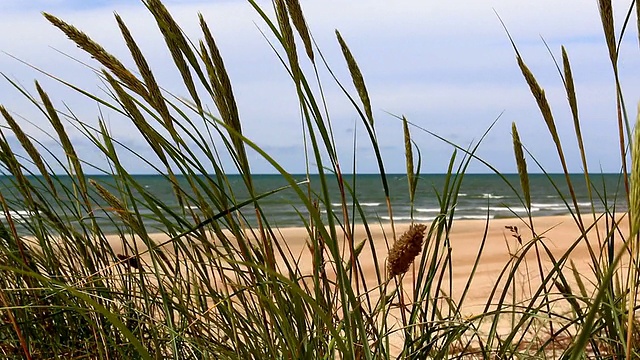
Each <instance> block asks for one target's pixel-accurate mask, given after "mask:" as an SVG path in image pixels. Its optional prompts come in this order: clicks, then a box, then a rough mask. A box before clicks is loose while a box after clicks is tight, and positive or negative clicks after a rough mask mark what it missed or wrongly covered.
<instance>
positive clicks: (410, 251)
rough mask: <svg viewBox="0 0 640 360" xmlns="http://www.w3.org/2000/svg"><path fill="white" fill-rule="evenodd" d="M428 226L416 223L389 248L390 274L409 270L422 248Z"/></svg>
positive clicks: (394, 274)
mask: <svg viewBox="0 0 640 360" xmlns="http://www.w3.org/2000/svg"><path fill="white" fill-rule="evenodd" d="M426 229H427V226H426V225H424V224H414V225H411V227H409V230H407V231H406V232H405V233H404V234H402V236H400V239H398V241H396V242H395V244H393V247H392V248H391V250H389V259H388V264H387V266H388V269H389V276H396V275H401V274H404V273H405V272H407V270H409V266H411V264H412V263H413V260H414V259H415V258H416V256H418V254H420V251H421V250H422V242H423V240H424V232H425V230H426Z"/></svg>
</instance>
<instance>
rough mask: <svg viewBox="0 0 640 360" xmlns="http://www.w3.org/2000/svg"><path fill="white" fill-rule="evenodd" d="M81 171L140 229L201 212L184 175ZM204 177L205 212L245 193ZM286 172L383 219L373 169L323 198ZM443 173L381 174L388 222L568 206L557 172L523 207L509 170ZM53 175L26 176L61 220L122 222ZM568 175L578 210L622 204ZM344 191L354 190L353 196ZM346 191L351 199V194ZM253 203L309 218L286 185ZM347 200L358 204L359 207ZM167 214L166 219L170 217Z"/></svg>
mask: <svg viewBox="0 0 640 360" xmlns="http://www.w3.org/2000/svg"><path fill="white" fill-rule="evenodd" d="M87 177H88V178H90V179H94V180H95V181H97V182H98V183H100V184H102V185H103V186H105V187H107V188H108V189H109V191H110V192H112V193H113V194H114V195H116V196H117V197H119V198H121V199H123V204H125V205H126V206H127V207H128V208H129V209H130V210H133V209H134V208H136V209H137V211H138V213H139V214H140V215H141V219H142V222H143V223H144V225H145V226H146V227H147V231H150V232H163V231H165V229H164V226H163V225H160V223H159V222H158V221H157V220H158V214H164V215H166V214H173V215H171V216H174V215H175V216H179V217H181V218H183V219H186V221H187V222H189V223H191V224H192V225H195V223H196V222H197V221H203V220H205V219H206V217H207V214H203V213H202V211H201V206H200V205H199V204H198V203H197V201H195V197H194V196H193V195H194V193H193V192H192V191H191V190H190V185H189V179H188V178H186V177H180V176H179V177H178V178H177V179H178V183H179V185H180V187H181V188H182V189H183V190H184V194H185V196H184V197H183V199H185V198H187V199H188V198H189V197H191V198H192V200H190V201H189V200H187V202H186V203H184V202H183V203H182V204H181V203H180V201H179V200H178V197H177V196H176V195H175V191H174V188H173V186H172V184H171V182H170V181H169V180H168V178H167V177H166V176H163V175H136V176H133V180H135V181H136V182H137V183H138V184H140V188H138V189H136V188H131V189H129V190H126V189H125V188H123V187H122V185H120V187H118V186H117V183H116V182H115V180H114V179H113V178H112V177H110V176H105V175H99V176H90V175H88V176H87ZM212 178H213V179H214V181H213V182H206V181H205V182H204V183H205V184H206V183H209V184H210V185H207V186H205V188H207V187H208V189H205V188H202V189H201V191H200V192H201V193H202V194H204V202H205V203H207V206H209V207H210V208H211V209H212V210H211V212H210V213H209V214H208V216H211V215H215V214H217V213H219V212H220V211H223V210H224V207H225V206H227V207H231V206H233V203H241V202H243V201H246V200H248V199H250V196H249V191H248V190H247V186H246V183H245V181H244V180H243V178H242V177H241V176H239V175H227V183H226V184H224V185H216V184H218V183H216V181H215V177H212ZM293 178H294V179H295V180H296V181H300V182H303V181H307V180H308V181H309V184H310V186H309V187H307V185H302V186H301V190H302V191H303V194H304V196H305V197H306V198H309V195H308V194H309V193H310V194H311V202H312V203H313V202H315V203H317V204H318V211H319V212H320V213H321V214H323V216H325V217H326V216H327V213H329V212H332V211H333V212H335V214H336V219H337V220H338V221H342V210H341V206H342V204H343V201H344V204H346V205H347V208H348V209H349V212H350V214H351V215H350V217H351V219H352V221H355V222H362V216H361V215H360V211H362V213H363V214H364V218H365V219H366V221H368V222H389V221H390V219H391V215H390V213H389V211H388V207H387V202H386V196H385V191H384V185H383V181H382V177H381V176H380V175H377V174H364V175H360V174H359V175H355V176H354V175H345V176H344V177H343V181H344V183H345V186H344V189H343V191H344V193H345V195H344V200H343V197H342V195H341V190H340V187H339V186H338V184H337V181H336V178H335V176H333V177H331V176H328V177H327V190H328V196H329V202H328V203H326V202H325V200H324V198H325V195H324V193H323V192H322V186H321V181H320V180H321V179H320V177H319V176H318V175H310V176H306V175H293ZM447 178H448V177H447V176H446V175H442V174H423V175H420V177H419V179H418V184H417V188H416V192H415V197H414V201H413V204H412V203H411V201H410V197H409V191H408V181H407V177H406V175H404V174H391V175H387V176H386V179H387V186H388V191H389V200H390V203H391V208H392V214H393V218H394V221H396V222H408V221H411V220H412V219H413V220H415V221H419V222H429V221H431V220H433V219H435V218H436V217H437V216H441V215H443V214H444V215H447V216H453V217H454V219H493V218H508V217H518V216H527V214H528V213H530V214H531V215H532V216H549V215H566V214H570V213H572V212H573V213H575V211H576V210H575V206H574V204H573V201H572V200H571V196H570V191H569V187H568V186H567V182H566V179H565V176H564V175H563V174H552V175H545V174H530V175H529V186H530V189H531V190H530V191H531V206H530V208H527V205H526V203H525V201H524V195H523V191H522V189H521V186H520V180H519V177H518V175H517V174H508V175H495V174H465V175H464V177H463V178H462V182H461V183H459V185H460V187H459V188H457V186H458V181H459V179H460V177H458V178H453V177H449V178H448V180H449V181H448V182H447ZM59 179H60V181H61V183H62V184H63V185H64V186H60V190H59V191H58V192H57V200H55V199H54V195H53V194H52V193H51V192H50V191H47V190H45V189H46V186H45V184H44V182H43V178H41V177H31V178H30V180H31V182H32V183H34V184H36V186H37V188H38V189H40V190H39V193H40V195H41V196H42V197H43V198H42V199H41V200H40V201H46V202H48V203H49V204H54V205H53V206H52V209H53V211H54V212H55V213H56V214H58V215H59V216H60V218H61V220H62V221H64V222H68V223H69V224H72V225H73V224H75V226H78V225H79V222H81V221H85V222H86V221H88V219H89V218H90V216H89V215H93V216H94V217H95V219H96V220H97V221H98V223H99V224H100V226H101V227H102V229H103V231H105V232H107V233H114V232H117V231H118V227H119V226H120V228H122V221H121V219H120V218H119V217H118V214H117V212H116V211H114V209H113V208H111V207H110V206H109V204H107V203H106V202H105V201H103V200H102V199H101V198H100V197H99V196H98V195H97V194H96V193H92V198H91V200H90V202H91V204H92V207H93V208H94V209H93V212H92V214H87V213H86V210H82V207H81V206H79V202H80V200H79V197H78V195H77V191H74V186H73V185H72V184H73V182H74V179H73V178H71V177H60V178H59ZM204 179H205V178H204V177H202V176H201V177H200V178H199V180H204ZM570 179H571V182H572V186H573V191H574V193H575V195H576V198H577V205H578V208H579V209H578V210H579V211H580V212H582V213H590V212H591V211H592V207H593V209H594V210H595V211H596V212H597V213H601V212H603V211H605V210H607V211H611V212H613V211H616V212H623V211H626V208H627V206H626V200H625V199H626V197H625V192H624V182H623V179H622V177H621V176H620V175H619V174H596V175H591V178H590V180H591V184H592V189H591V197H590V196H589V191H588V188H587V186H586V181H585V177H584V175H583V174H574V175H571V176H570ZM191 180H193V179H191ZM252 183H253V186H254V188H255V191H254V193H255V194H256V195H259V194H263V193H266V192H269V191H271V190H274V189H278V188H281V187H286V186H287V185H288V182H287V181H286V180H285V179H284V178H283V177H282V176H281V175H253V176H252ZM217 186H220V187H221V188H224V189H225V191H226V193H227V196H228V202H227V204H226V205H225V204H222V203H220V202H219V201H216V200H215V199H213V198H208V197H207V192H209V193H213V192H212V189H213V187H217ZM229 189H230V190H229ZM0 191H2V194H3V196H4V197H5V198H6V199H7V202H8V203H9V204H10V207H11V209H10V210H9V211H8V212H5V211H2V212H0V221H3V222H4V223H5V225H6V222H7V217H11V219H12V220H13V222H14V224H17V227H18V228H19V230H21V232H24V231H25V230H28V227H29V224H30V221H33V218H34V211H33V209H28V208H26V207H25V206H24V203H25V202H24V201H25V200H24V199H23V198H21V196H20V195H18V191H17V190H16V186H15V181H14V179H13V178H11V177H0ZM122 191H124V192H125V193H126V191H131V194H132V196H133V197H134V198H135V199H136V201H135V202H131V201H130V200H124V199H126V198H127V197H126V196H123V195H121V194H122V193H121V192H122ZM452 193H456V194H457V196H451V195H450V194H452ZM352 194H355V197H354V196H352ZM145 198H146V199H145ZM354 198H355V199H357V200H356V201H354ZM149 199H153V200H152V201H150V200H149ZM150 204H151V205H150ZM258 204H259V206H260V208H261V209H262V211H263V213H264V214H265V216H266V221H268V223H269V224H270V225H271V226H277V227H291V226H303V225H304V222H305V221H308V219H309V216H308V210H307V206H306V205H305V203H304V202H303V200H302V199H301V198H300V194H299V193H296V192H295V191H294V190H293V189H291V188H289V189H285V190H282V191H279V192H276V193H274V194H271V195H269V196H266V197H264V198H262V199H260V200H259V201H258ZM355 204H358V205H359V209H358V208H357V207H356V206H355ZM193 214H196V215H197V216H198V217H197V219H194V217H193ZM236 214H243V215H244V216H245V217H246V221H247V222H248V223H250V224H254V223H255V218H256V217H255V211H254V204H252V203H251V204H247V205H246V206H244V207H242V208H240V209H239V210H238V211H237V212H236ZM171 216H168V217H167V218H169V219H171ZM181 226H182V227H183V228H184V227H185V226H187V225H186V224H182V225H181ZM26 232H28V231H26Z"/></svg>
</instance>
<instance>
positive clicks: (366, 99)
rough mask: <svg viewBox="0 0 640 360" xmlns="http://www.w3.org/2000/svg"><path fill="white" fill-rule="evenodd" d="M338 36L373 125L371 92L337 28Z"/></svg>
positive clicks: (370, 122) (368, 117) (366, 112)
mask: <svg viewBox="0 0 640 360" xmlns="http://www.w3.org/2000/svg"><path fill="white" fill-rule="evenodd" d="M336 36H337V37H338V42H339V43H340V48H341V49H342V55H343V56H344V58H345V60H346V61H347V66H348V67H349V72H350V73H351V79H352V80H353V85H354V86H355V87H356V90H357V91H358V95H359V96H360V100H361V101H362V105H364V112H365V114H366V116H367V119H368V120H369V124H371V126H373V113H372V112H371V100H369V93H368V92H367V87H366V86H365V84H364V78H363V77H362V72H360V68H359V67H358V63H357V62H356V60H355V59H354V57H353V54H351V50H349V47H348V46H347V43H346V42H345V41H344V39H343V38H342V36H341V35H340V32H339V31H338V30H336Z"/></svg>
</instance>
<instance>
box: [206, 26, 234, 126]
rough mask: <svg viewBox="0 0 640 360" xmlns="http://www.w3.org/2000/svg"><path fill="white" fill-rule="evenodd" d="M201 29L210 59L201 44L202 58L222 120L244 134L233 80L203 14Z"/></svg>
mask: <svg viewBox="0 0 640 360" xmlns="http://www.w3.org/2000/svg"><path fill="white" fill-rule="evenodd" d="M200 28H201V29H202V32H203V34H204V38H205V41H206V43H207V49H208V52H209V55H210V58H209V57H208V56H206V51H205V48H204V44H202V43H201V44H200V49H201V51H202V55H203V56H202V58H203V60H204V61H205V63H207V62H208V63H209V64H207V65H206V66H207V71H208V73H209V78H210V80H211V82H212V85H213V90H214V101H215V102H216V106H218V110H219V111H220V115H221V116H222V119H223V120H224V121H225V123H226V124H227V125H229V126H230V127H231V128H232V129H234V130H235V131H236V132H238V133H242V127H241V125H240V116H239V114H238V107H237V105H236V101H235V96H234V95H233V88H232V87H231V80H229V75H228V74H227V70H226V68H225V66H224V61H223V60H222V56H221V55H220V50H219V49H218V46H217V45H216V42H215V39H214V38H213V36H212V35H211V31H210V30H209V26H208V25H207V22H206V21H205V20H204V17H203V16H202V14H201V15H200Z"/></svg>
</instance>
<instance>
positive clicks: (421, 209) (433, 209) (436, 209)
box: [416, 208, 440, 213]
mask: <svg viewBox="0 0 640 360" xmlns="http://www.w3.org/2000/svg"><path fill="white" fill-rule="evenodd" d="M416 211H417V212H436V213H439V212H440V208H416Z"/></svg>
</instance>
